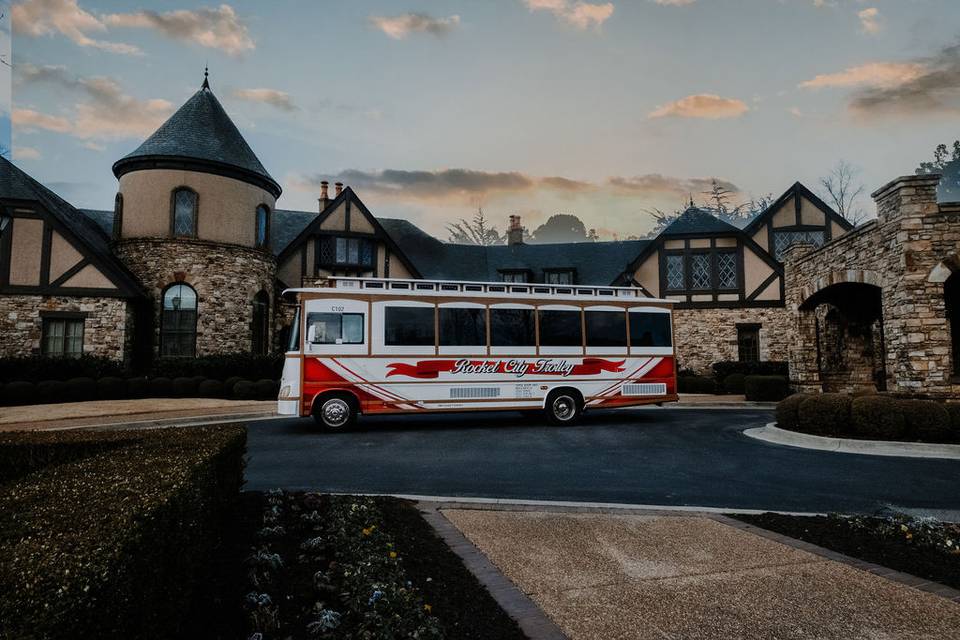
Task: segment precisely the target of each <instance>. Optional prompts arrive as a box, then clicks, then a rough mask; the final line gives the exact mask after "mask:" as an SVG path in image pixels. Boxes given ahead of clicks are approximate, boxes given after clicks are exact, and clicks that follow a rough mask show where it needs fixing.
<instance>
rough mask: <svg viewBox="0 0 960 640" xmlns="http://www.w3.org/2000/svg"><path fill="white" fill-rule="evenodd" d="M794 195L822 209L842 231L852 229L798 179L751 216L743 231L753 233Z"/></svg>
mask: <svg viewBox="0 0 960 640" xmlns="http://www.w3.org/2000/svg"><path fill="white" fill-rule="evenodd" d="M795 195H796V196H800V197H803V198H805V199H806V200H808V201H810V202H811V203H812V204H813V206H815V207H816V208H817V209H820V211H822V212H823V213H824V215H826V217H827V219H828V220H832V221H833V222H836V223H837V224H838V225H840V226H841V227H842V228H843V230H844V231H849V230H850V229H853V225H852V224H850V222H849V221H848V220H847V219H846V218H844V217H843V216H841V215H840V214H839V213H837V212H836V211H834V210H833V207H831V206H830V205H828V204H827V203H826V202H824V201H823V200H822V199H820V196H818V195H817V194H815V193H814V192H813V191H810V189H808V188H807V187H806V186H804V185H803V183H802V182H799V181H798V182H794V183H793V184H792V185H790V188H789V189H787V190H786V191H784V192H783V194H781V196H780V197H779V198H777V199H776V200H774V201H773V203H772V204H771V205H770V206H769V207H767V208H766V209H764V210H763V213H761V214H760V215H758V216H756V217H755V218H753V219H752V220H751V221H750V224H748V225H747V226H745V227H744V228H743V230H744V232H746V233H747V234H748V235H753V233H754V232H755V231H756V230H757V228H758V227H759V226H760V225H762V224H764V223H765V222H766V221H767V220H769V219H770V217H771V216H773V214H774V213H775V212H776V211H777V209H779V208H780V206H781V205H783V203H784V202H786V201H787V200H788V199H790V198H791V197H793V196H795Z"/></svg>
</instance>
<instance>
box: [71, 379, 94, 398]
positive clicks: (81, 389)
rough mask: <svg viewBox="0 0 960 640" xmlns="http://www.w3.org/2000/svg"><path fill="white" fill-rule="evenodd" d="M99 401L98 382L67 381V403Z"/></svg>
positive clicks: (87, 380)
mask: <svg viewBox="0 0 960 640" xmlns="http://www.w3.org/2000/svg"><path fill="white" fill-rule="evenodd" d="M96 399H97V381H96V380H94V379H93V378H70V379H69V380H67V395H66V400H65V401H66V402H85V401H87V400H96Z"/></svg>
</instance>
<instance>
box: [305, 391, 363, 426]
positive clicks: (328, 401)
mask: <svg viewBox="0 0 960 640" xmlns="http://www.w3.org/2000/svg"><path fill="white" fill-rule="evenodd" d="M313 419H314V420H315V421H316V422H317V424H318V425H320V426H321V427H322V428H323V429H324V431H346V430H347V429H349V428H350V427H351V426H353V424H354V423H355V422H356V421H357V407H356V403H355V402H354V400H353V398H351V397H350V396H347V395H340V394H337V395H330V396H326V397H323V398H320V400H318V401H317V404H316V405H315V408H314V410H313Z"/></svg>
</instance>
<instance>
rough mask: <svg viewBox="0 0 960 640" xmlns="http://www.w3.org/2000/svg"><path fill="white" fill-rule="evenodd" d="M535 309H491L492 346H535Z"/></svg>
mask: <svg viewBox="0 0 960 640" xmlns="http://www.w3.org/2000/svg"><path fill="white" fill-rule="evenodd" d="M536 344H537V336H536V330H535V325H534V320H533V309H490V346H492V347H534V346H536Z"/></svg>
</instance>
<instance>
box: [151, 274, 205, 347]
mask: <svg viewBox="0 0 960 640" xmlns="http://www.w3.org/2000/svg"><path fill="white" fill-rule="evenodd" d="M196 346H197V292H196V291H194V290H193V287H191V286H190V285H187V284H173V285H170V286H169V287H167V289H166V290H165V291H164V292H163V308H162V311H161V314H160V355H161V356H174V357H185V358H192V357H193V356H194V354H195V352H196Z"/></svg>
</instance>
